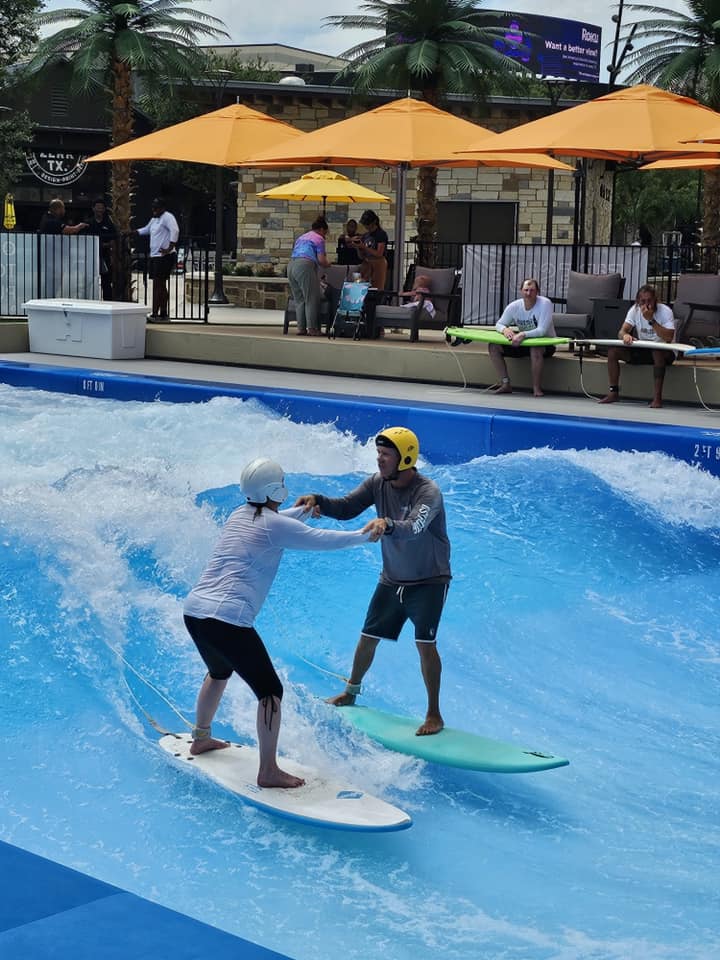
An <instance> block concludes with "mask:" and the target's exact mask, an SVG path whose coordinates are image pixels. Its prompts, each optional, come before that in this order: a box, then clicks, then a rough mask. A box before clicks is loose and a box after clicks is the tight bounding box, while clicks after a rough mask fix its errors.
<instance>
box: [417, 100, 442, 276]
mask: <svg viewBox="0 0 720 960" xmlns="http://www.w3.org/2000/svg"><path fill="white" fill-rule="evenodd" d="M422 95H423V99H424V100H426V101H427V103H429V104H430V105H431V106H433V107H438V109H440V94H439V92H438V90H437V88H436V87H435V86H426V87H425V88H424V89H423V91H422ZM416 190H417V207H416V210H415V222H416V227H417V238H418V263H419V264H421V265H422V266H423V267H434V266H435V261H436V257H435V241H436V239H437V236H436V233H437V167H420V169H419V170H418V176H417V188H416Z"/></svg>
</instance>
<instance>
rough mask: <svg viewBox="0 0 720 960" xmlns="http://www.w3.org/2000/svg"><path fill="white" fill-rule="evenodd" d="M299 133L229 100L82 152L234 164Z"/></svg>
mask: <svg viewBox="0 0 720 960" xmlns="http://www.w3.org/2000/svg"><path fill="white" fill-rule="evenodd" d="M302 135H303V134H302V131H301V130H298V129H297V128H296V127H293V126H291V125H290V124H289V123H283V121H282V120H276V119H275V118H274V117H269V116H268V115H267V114H266V113H260V111H259V110H252V109H251V108H250V107H245V106H243V105H242V104H239V103H234V104H231V105H230V106H228V107H221V108H220V110H213V111H212V112H211V113H204V114H202V116H199V117H193V118H192V120H185V121H183V122H182V123H176V124H174V125H173V126H172V127H165V128H164V129H162V130H156V131H155V132H154V133H148V134H147V135H146V136H144V137H136V138H135V139H134V140H128V141H127V143H123V144H121V145H120V146H119V147H111V148H110V150H104V151H103V152H102V153H97V154H95V156H93V157H88V158H87V161H88V163H96V162H100V161H102V160H107V161H111V162H112V161H116V160H178V161H181V162H187V163H208V164H211V165H212V166H220V167H236V166H238V165H239V164H240V163H241V162H242V161H243V160H245V158H246V157H248V156H250V155H251V154H254V153H256V152H257V151H258V150H266V149H268V148H270V147H274V146H275V145H276V144H279V143H282V142H283V141H289V140H292V139H293V138H297V137H301V136H302Z"/></svg>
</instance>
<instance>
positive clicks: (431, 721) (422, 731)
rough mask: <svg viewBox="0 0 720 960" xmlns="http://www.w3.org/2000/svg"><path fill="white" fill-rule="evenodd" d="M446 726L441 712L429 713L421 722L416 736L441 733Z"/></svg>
mask: <svg viewBox="0 0 720 960" xmlns="http://www.w3.org/2000/svg"><path fill="white" fill-rule="evenodd" d="M444 726H445V721H444V720H443V718H442V717H441V716H440V714H439V713H438V714H432V715H431V714H428V715H427V716H426V717H425V722H424V723H421V724H420V726H419V727H418V728H417V730H416V731H415V736H416V737H430V736H432V735H433V734H434V733H440V731H441V730H442V728H443V727H444Z"/></svg>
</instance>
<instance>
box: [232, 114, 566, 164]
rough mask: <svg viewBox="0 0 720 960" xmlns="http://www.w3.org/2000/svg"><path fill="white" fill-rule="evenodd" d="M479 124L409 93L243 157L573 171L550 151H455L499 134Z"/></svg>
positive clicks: (267, 160)
mask: <svg viewBox="0 0 720 960" xmlns="http://www.w3.org/2000/svg"><path fill="white" fill-rule="evenodd" d="M497 136H499V134H495V133H493V132H492V131H491V130H487V129H485V128H484V127H481V126H479V125H478V124H477V123H471V122H470V121H469V120H463V119H462V118H461V117H456V116H455V115H454V114H452V113H448V112H447V111H446V110H440V109H439V108H438V107H434V106H432V104H430V103H426V102H425V101H423V100H414V99H413V98H412V97H405V98H403V99H402V100H393V101H392V103H386V104H384V105H383V106H381V107H376V108H375V109H374V110H367V111H366V112H364V113H359V114H357V115H356V116H354V117H348V118H347V119H346V120H339V121H338V122H337V123H331V124H329V125H328V126H326V127H321V128H320V129H319V130H313V131H312V132H311V133H305V134H303V135H302V136H301V137H296V138H295V140H293V141H292V142H291V143H287V144H278V146H276V147H274V148H272V149H269V150H262V149H261V148H258V149H257V150H256V151H254V152H253V154H252V156H251V157H248V158H247V159H246V160H244V161H243V163H242V166H246V167H295V166H302V165H305V164H326V165H332V166H339V167H342V166H346V167H399V166H400V165H402V164H405V165H406V166H407V167H474V166H478V165H479V164H487V165H488V166H506V167H540V168H541V169H545V170H572V167H569V166H568V165H567V164H565V163H561V162H560V161H558V160H552V159H550V158H548V157H547V156H541V155H535V156H532V155H530V154H529V153H528V152H527V151H525V153H526V154H527V155H526V156H524V157H522V158H519V157H517V156H516V155H515V156H508V155H505V152H504V151H502V150H501V148H499V149H498V151H495V152H494V154H495V155H494V156H492V157H488V156H484V157H482V158H478V159H477V160H471V159H469V158H467V157H459V156H457V154H456V151H457V150H459V149H460V148H461V147H462V146H467V144H468V142H469V139H470V138H473V137H476V138H481V137H489V138H492V137H497Z"/></svg>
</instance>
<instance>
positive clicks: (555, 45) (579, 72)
mask: <svg viewBox="0 0 720 960" xmlns="http://www.w3.org/2000/svg"><path fill="white" fill-rule="evenodd" d="M478 22H479V23H480V25H481V26H483V27H490V28H492V30H493V32H494V33H496V36H495V38H494V39H493V41H492V43H493V46H494V47H495V49H496V50H498V51H500V52H501V53H504V54H505V56H507V57H511V58H512V59H513V60H517V61H518V62H519V63H522V64H523V65H524V66H526V67H528V68H529V69H530V70H532V72H533V73H535V74H537V75H538V76H540V77H558V78H562V79H564V80H578V81H584V82H586V83H597V82H598V81H599V79H600V44H601V40H602V30H601V28H600V27H598V26H595V25H594V24H591V23H579V22H578V21H577V20H561V19H559V18H558V17H539V16H535V15H534V14H531V13H507V12H503V11H500V10H487V11H485V10H483V11H481V12H480V16H479V17H478Z"/></svg>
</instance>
